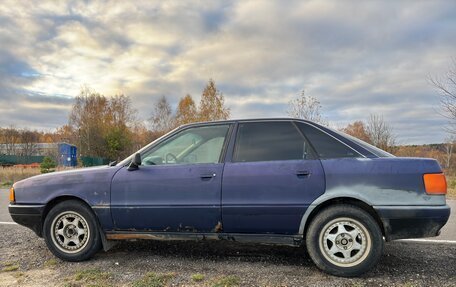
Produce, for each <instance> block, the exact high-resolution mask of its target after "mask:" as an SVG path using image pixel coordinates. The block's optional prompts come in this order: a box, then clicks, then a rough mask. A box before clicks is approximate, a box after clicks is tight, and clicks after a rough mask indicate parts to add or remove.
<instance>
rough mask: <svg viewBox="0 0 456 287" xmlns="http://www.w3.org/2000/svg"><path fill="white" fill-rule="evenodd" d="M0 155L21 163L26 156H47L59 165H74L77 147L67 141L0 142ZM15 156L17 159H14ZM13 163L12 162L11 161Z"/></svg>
mask: <svg viewBox="0 0 456 287" xmlns="http://www.w3.org/2000/svg"><path fill="white" fill-rule="evenodd" d="M0 156H7V157H8V158H11V159H12V160H11V161H16V163H23V162H24V159H26V158H33V159H39V158H40V157H44V156H49V157H51V158H53V159H54V160H55V161H56V162H57V163H58V165H60V166H76V165H77V164H78V163H77V148H76V146H74V145H71V144H69V143H64V142H60V143H33V144H14V145H8V144H0ZM14 158H17V160H14ZM25 161H26V162H28V161H29V160H25ZM13 163H14V162H13Z"/></svg>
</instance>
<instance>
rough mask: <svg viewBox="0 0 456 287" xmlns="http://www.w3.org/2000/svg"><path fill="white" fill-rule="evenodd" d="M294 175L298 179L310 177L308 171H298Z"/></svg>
mask: <svg viewBox="0 0 456 287" xmlns="http://www.w3.org/2000/svg"><path fill="white" fill-rule="evenodd" d="M296 175H297V176H298V177H308V176H309V175H310V171H308V170H298V171H297V172H296Z"/></svg>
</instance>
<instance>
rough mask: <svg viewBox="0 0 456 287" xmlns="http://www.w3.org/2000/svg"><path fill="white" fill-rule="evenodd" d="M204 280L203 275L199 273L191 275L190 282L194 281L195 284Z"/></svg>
mask: <svg viewBox="0 0 456 287" xmlns="http://www.w3.org/2000/svg"><path fill="white" fill-rule="evenodd" d="M204 278H205V276H204V275H203V274H200V273H196V274H193V275H192V280H193V281H195V282H201V281H203V280H204Z"/></svg>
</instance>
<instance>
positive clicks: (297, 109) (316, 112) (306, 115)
mask: <svg viewBox="0 0 456 287" xmlns="http://www.w3.org/2000/svg"><path fill="white" fill-rule="evenodd" d="M288 115H289V116H290V117H293V118H298V119H304V120H308V121H312V122H316V123H319V124H323V125H326V124H327V122H326V120H325V119H323V117H322V115H321V104H320V102H319V101H318V100H317V99H316V98H314V97H312V96H308V95H306V93H305V90H302V91H301V93H299V95H298V96H297V97H296V98H294V99H292V100H291V101H290V102H289V103H288Z"/></svg>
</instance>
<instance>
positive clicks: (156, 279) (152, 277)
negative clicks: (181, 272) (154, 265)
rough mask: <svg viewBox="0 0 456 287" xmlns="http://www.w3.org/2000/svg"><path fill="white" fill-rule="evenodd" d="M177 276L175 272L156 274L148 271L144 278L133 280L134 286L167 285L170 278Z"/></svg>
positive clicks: (151, 286)
mask: <svg viewBox="0 0 456 287" xmlns="http://www.w3.org/2000/svg"><path fill="white" fill-rule="evenodd" d="M174 276H176V275H175V274H174V273H168V274H160V275H159V274H156V273H154V272H148V273H147V274H146V275H144V277H143V278H141V279H139V280H136V281H135V282H133V284H132V286H133V287H162V286H165V285H166V284H167V283H168V281H169V280H170V279H172V278H173V277H174Z"/></svg>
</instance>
